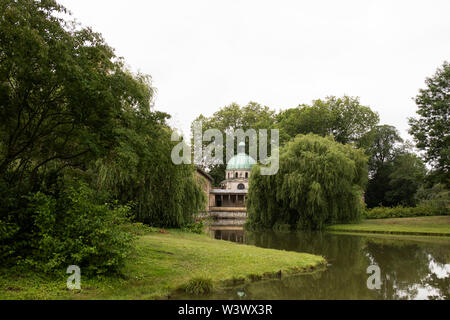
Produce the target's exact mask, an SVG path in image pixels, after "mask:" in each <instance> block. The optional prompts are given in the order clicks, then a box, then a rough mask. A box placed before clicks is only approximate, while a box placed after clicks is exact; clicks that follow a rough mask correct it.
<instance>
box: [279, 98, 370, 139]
mask: <svg viewBox="0 0 450 320" xmlns="http://www.w3.org/2000/svg"><path fill="white" fill-rule="evenodd" d="M378 121H379V116H378V114H377V113H376V112H374V111H372V110H371V109H370V107H367V106H364V105H361V103H360V102H359V98H357V97H349V96H343V97H340V98H338V97H334V96H329V97H326V98H325V99H324V100H321V99H318V100H314V101H313V104H312V105H311V106H309V105H300V106H299V107H298V108H294V109H288V110H285V111H282V112H280V113H279V114H278V116H277V127H278V128H279V129H280V137H281V138H282V140H283V141H284V142H286V141H287V140H289V139H291V138H293V137H295V136H296V135H297V134H308V133H314V134H318V135H321V136H327V135H333V136H334V137H335V140H336V141H337V142H340V143H343V144H347V143H355V142H358V141H359V140H360V139H362V138H363V136H364V135H365V134H367V132H369V131H370V130H371V129H372V128H373V127H374V126H375V125H376V124H377V123H378Z"/></svg>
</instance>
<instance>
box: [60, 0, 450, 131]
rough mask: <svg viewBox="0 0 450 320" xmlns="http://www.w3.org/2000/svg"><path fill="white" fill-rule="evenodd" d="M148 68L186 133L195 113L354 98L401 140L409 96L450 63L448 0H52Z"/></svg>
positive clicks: (159, 99) (410, 109)
mask: <svg viewBox="0 0 450 320" xmlns="http://www.w3.org/2000/svg"><path fill="white" fill-rule="evenodd" d="M60 3H62V4H63V5H65V6H66V7H67V8H68V9H69V10H71V11H72V13H73V14H74V16H75V18H77V20H78V21H79V22H81V23H82V24H83V25H86V26H91V27H92V28H93V29H94V30H95V31H98V32H100V33H102V34H103V36H104V38H105V39H106V41H107V42H108V44H110V45H111V46H112V47H114V48H115V49H116V53H117V54H118V55H119V56H123V57H124V58H125V60H126V62H127V64H128V65H129V67H130V68H131V69H132V70H133V71H141V72H144V73H147V74H150V75H151V76H152V78H153V83H154V86H155V87H156V88H157V90H158V93H157V96H156V108H157V109H159V110H161V111H165V112H167V113H169V114H171V115H172V117H173V119H172V120H171V124H172V125H174V126H177V127H179V128H180V129H181V130H182V131H183V132H184V133H185V134H188V130H189V126H190V123H191V121H192V120H193V119H194V118H196V117H197V116H198V115H199V114H200V113H202V114H204V115H206V116H210V115H212V113H213V112H214V111H216V110H218V109H219V108H220V107H223V106H225V105H228V104H230V103H231V102H237V103H239V104H242V105H244V104H246V103H247V102H249V101H256V102H259V103H261V104H263V105H268V106H270V107H272V108H274V109H276V110H279V109H285V108H290V107H295V106H297V105H298V104H301V103H310V102H311V101H312V100H313V99H317V98H323V97H325V96H327V95H337V96H340V95H343V94H348V95H352V96H359V97H360V98H361V102H362V103H363V104H365V105H369V106H370V107H372V108H373V109H374V110H376V111H377V112H378V113H379V114H380V117H381V123H387V124H392V125H395V126H396V127H397V128H398V129H399V130H400V132H401V134H402V136H403V137H405V138H407V137H408V135H407V130H408V124H407V117H410V116H413V115H414V114H415V110H416V106H415V104H414V101H413V100H412V98H413V97H414V96H415V95H416V94H417V92H418V90H419V88H422V87H424V80H425V78H426V77H427V76H431V75H432V74H433V73H434V72H435V70H436V68H437V67H439V66H440V65H442V62H443V61H444V60H450V1H449V0H441V1H438V0H423V1H411V0H409V1H400V0H395V1H392V0H390V1H384V0H369V1H364V0H345V1H343V0H340V1H332V0H330V1H324V0H319V1H280V0H278V1H275V0H272V1H262V0H255V1H250V0H241V1H235V0H227V1H214V0H204V1H198V0H189V1H171V0H164V1H163V0H160V1H148V0H145V1H144V0H127V1H123V0H121V1H118V0H60Z"/></svg>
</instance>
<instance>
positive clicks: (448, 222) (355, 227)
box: [328, 216, 450, 236]
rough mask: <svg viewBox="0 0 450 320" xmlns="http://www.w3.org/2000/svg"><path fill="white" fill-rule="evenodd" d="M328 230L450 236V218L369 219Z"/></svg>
mask: <svg viewBox="0 0 450 320" xmlns="http://www.w3.org/2000/svg"><path fill="white" fill-rule="evenodd" d="M328 230H332V231H348V232H375V233H393V234H411V235H415V234H416V235H439V236H450V216H433V217H414V218H388V219H376V220H374V219H368V220H365V221H363V222H362V223H358V224H338V225H333V226H329V227H328Z"/></svg>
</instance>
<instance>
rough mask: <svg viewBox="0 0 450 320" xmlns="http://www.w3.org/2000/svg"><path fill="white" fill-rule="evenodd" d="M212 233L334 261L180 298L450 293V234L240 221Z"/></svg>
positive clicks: (406, 296) (378, 296)
mask: <svg viewBox="0 0 450 320" xmlns="http://www.w3.org/2000/svg"><path fill="white" fill-rule="evenodd" d="M210 234H211V236H212V237H214V238H216V239H222V240H229V241H235V242H238V243H241V244H242V245H255V246H258V247H264V248H274V249H282V250H289V251H299V252H307V253H312V254H317V255H322V256H324V257H325V258H326V259H327V261H328V263H329V265H328V267H327V268H326V270H324V271H319V272H315V273H312V274H303V275H296V276H288V277H284V278H281V279H272V280H265V281H257V282H252V283H248V284H245V285H242V286H240V287H235V288H232V289H226V290H224V291H219V292H215V293H214V294H212V295H209V296H203V297H192V296H184V297H178V298H180V299H199V298H200V299H286V300H289V299H302V300H303V299H388V300H391V299H445V300H449V299H450V238H449V237H412V236H408V237H405V236H393V235H370V234H367V235H357V234H345V233H340V234H337V233H328V232H290V233H286V232H273V231H258V232H252V231H244V230H243V229H242V228H241V227H237V226H211V227H210ZM369 266H372V267H371V268H374V267H373V266H375V268H379V269H378V271H379V275H380V276H379V277H377V278H375V276H376V274H374V269H370V268H369ZM368 268H369V272H368ZM372 275H373V277H372V278H371V279H369V285H368V278H369V277H371V276H372ZM376 280H377V281H378V283H377V282H376ZM369 287H370V288H369Z"/></svg>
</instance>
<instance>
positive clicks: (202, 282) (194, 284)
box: [185, 278, 213, 295]
mask: <svg viewBox="0 0 450 320" xmlns="http://www.w3.org/2000/svg"><path fill="white" fill-rule="evenodd" d="M212 289H213V283H212V280H211V279H204V278H194V279H191V280H189V282H188V284H187V285H186V288H185V291H186V293H189V294H193V295H203V294H208V293H210V292H211V291H212Z"/></svg>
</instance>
